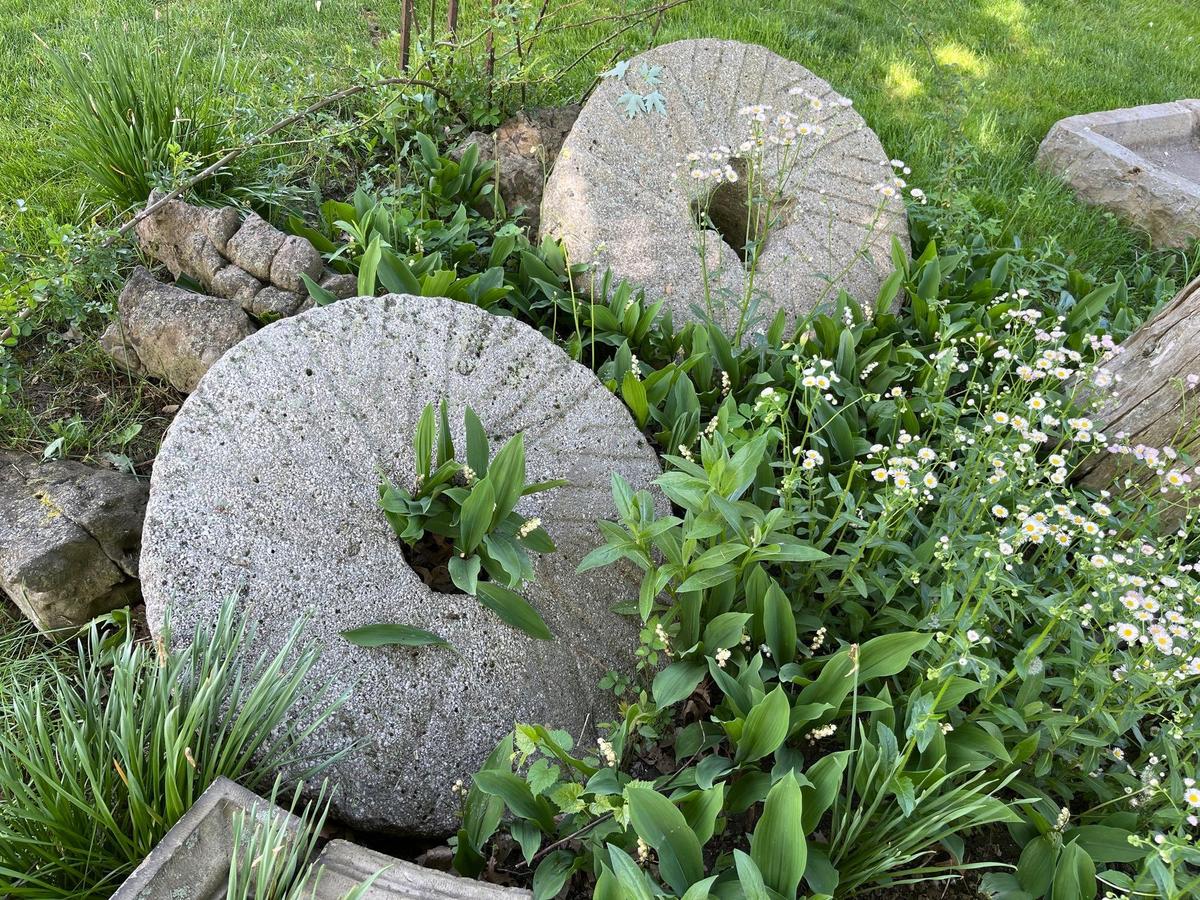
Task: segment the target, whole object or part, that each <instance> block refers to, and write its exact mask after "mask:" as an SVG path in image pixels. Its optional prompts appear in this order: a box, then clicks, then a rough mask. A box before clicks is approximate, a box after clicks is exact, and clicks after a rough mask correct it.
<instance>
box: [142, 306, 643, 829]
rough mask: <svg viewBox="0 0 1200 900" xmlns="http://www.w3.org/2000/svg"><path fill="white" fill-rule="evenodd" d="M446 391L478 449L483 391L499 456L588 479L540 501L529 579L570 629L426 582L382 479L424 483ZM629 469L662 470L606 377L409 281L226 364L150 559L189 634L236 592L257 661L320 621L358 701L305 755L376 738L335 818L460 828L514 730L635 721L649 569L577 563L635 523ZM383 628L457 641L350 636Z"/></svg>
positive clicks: (318, 680)
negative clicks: (517, 446) (431, 430)
mask: <svg viewBox="0 0 1200 900" xmlns="http://www.w3.org/2000/svg"><path fill="white" fill-rule="evenodd" d="M443 398H445V399H446V400H447V401H448V404H449V408H450V410H451V411H452V412H451V415H450V417H449V418H450V421H451V423H452V428H453V429H454V430H455V435H454V438H455V442H456V445H457V446H460V447H461V446H464V435H463V434H462V432H461V427H462V421H463V410H464V408H465V407H466V406H467V405H468V404H469V405H470V406H471V407H472V408H473V409H474V410H475V412H476V413H477V414H478V415H479V418H480V420H481V421H482V423H483V426H484V429H485V430H486V431H487V433H488V437H489V439H490V441H491V444H492V446H493V447H499V446H501V444H502V443H503V442H504V441H505V440H506V439H507V438H508V437H510V436H512V435H513V434H515V433H517V432H519V431H520V432H523V433H524V435H525V444H526V452H527V467H528V479H529V481H531V482H533V481H542V480H546V479H550V478H556V477H558V478H564V479H566V480H567V482H568V484H567V486H565V487H562V488H558V489H555V490H553V491H550V492H547V493H541V494H534V495H530V496H528V497H525V498H523V499H522V501H521V503H520V505H519V506H518V511H519V512H521V513H522V514H524V515H526V516H537V517H539V518H540V519H541V520H542V523H543V526H544V527H545V528H546V530H547V531H548V532H549V533H550V535H551V537H552V538H553V540H554V541H555V543H556V544H557V547H558V549H557V552H555V553H552V554H545V555H542V556H539V557H536V558H535V560H534V569H535V571H536V575H537V578H536V582H534V583H532V584H530V585H528V586H527V587H526V588H525V589H524V591H523V593H524V595H525V596H526V597H527V598H528V599H529V601H530V602H531V603H532V604H533V605H534V606H535V607H536V608H537V609H538V610H539V611H540V612H541V614H542V615H543V617H544V618H545V620H546V623H547V624H548V625H549V627H550V629H551V631H553V632H554V634H555V635H556V639H555V640H553V641H537V640H534V639H532V638H529V637H527V636H526V635H525V634H523V633H522V632H519V631H516V630H514V629H513V628H510V627H509V626H507V625H505V624H504V623H502V622H501V621H500V620H499V619H498V618H497V617H496V616H495V615H494V614H493V613H491V612H489V611H487V610H485V609H483V608H482V607H481V606H480V604H479V602H478V601H476V600H475V599H474V598H472V597H469V596H465V595H461V594H443V593H438V592H436V591H434V590H433V589H431V588H430V587H427V586H426V585H425V584H424V582H423V581H422V580H421V578H419V577H418V576H417V574H416V573H415V572H414V571H413V569H412V568H410V567H409V565H408V563H407V562H406V561H405V557H404V554H403V552H402V548H401V544H400V542H399V541H398V539H397V538H396V536H395V534H394V533H393V532H392V530H391V528H390V526H389V525H388V523H387V521H386V519H385V517H384V515H383V513H382V512H381V511H380V510H379V508H378V485H379V479H380V474H381V473H382V474H384V475H386V476H387V477H388V478H390V479H391V480H392V481H393V482H395V483H396V484H402V485H406V486H408V487H412V486H413V484H414V481H415V469H414V463H413V448H412V446H411V440H412V435H413V430H414V427H415V425H416V422H417V419H418V418H419V416H420V414H421V411H422V409H423V408H424V407H425V405H426V404H428V403H436V402H439V401H440V400H442V399H443ZM613 472H618V473H620V474H621V475H623V476H624V477H625V478H626V479H628V480H629V482H630V483H631V484H632V485H633V486H634V487H635V488H646V487H649V485H650V483H651V481H652V480H653V479H654V478H655V477H656V476H657V475H658V473H659V467H658V462H657V458H656V456H655V454H654V451H653V450H652V449H651V447H650V446H649V445H648V444H647V442H646V440H645V438H644V437H643V435H642V434H641V433H640V432H639V431H638V430H637V428H636V427H635V425H634V424H633V422H632V420H631V418H630V416H629V413H628V411H627V410H626V409H625V407H624V406H623V405H622V404H621V403H620V402H619V401H618V400H617V399H616V398H615V397H613V396H612V394H610V393H609V392H608V391H607V390H606V389H605V388H604V386H603V385H602V384H601V383H600V382H599V381H598V380H597V379H596V377H595V376H594V375H593V374H592V373H591V371H589V370H588V369H586V368H584V367H583V366H580V365H578V364H577V363H574V362H572V361H571V360H570V359H569V358H568V357H567V356H566V354H564V353H563V352H562V351H561V350H560V349H558V348H557V347H555V346H554V345H553V344H552V343H550V342H549V341H548V340H546V339H545V338H544V337H543V336H542V335H540V334H539V333H537V332H536V331H534V330H533V329H531V328H529V327H528V326H526V325H523V324H521V323H519V322H517V321H515V320H514V319H511V318H500V317H496V316H493V315H491V314H489V313H486V312H484V311H482V310H480V309H478V308H477V307H474V306H470V305H467V304H462V303H455V302H453V301H451V300H445V299H438V298H428V297H421V298H418V297H410V296H404V295H390V296H387V297H382V298H355V299H352V300H345V301H341V302H339V303H336V304H333V305H331V306H326V307H321V308H319V309H314V310H311V311H310V312H307V313H304V314H302V315H300V316H297V317H294V318H290V319H285V320H281V321H279V322H276V323H274V324H272V325H269V326H267V327H266V328H264V329H262V330H261V331H259V332H257V333H255V334H254V335H252V336H251V337H250V338H248V339H246V340H245V341H243V342H242V343H241V344H239V345H238V346H237V347H235V348H234V349H233V350H231V351H230V352H229V353H227V354H226V355H225V356H224V357H223V358H222V359H221V360H220V361H219V362H218V363H217V364H216V365H215V366H213V368H212V369H211V370H210V371H209V372H208V374H207V375H206V376H205V377H204V379H203V381H202V382H201V383H200V386H199V387H198V388H197V390H196V391H195V392H194V393H193V394H192V395H191V397H190V398H189V399H188V401H187V402H186V403H185V404H184V406H183V408H182V409H181V410H180V412H179V415H178V416H177V418H176V419H175V422H174V423H173V425H172V427H171V430H170V432H169V434H168V436H167V438H166V440H165V441H164V443H163V447H162V451H161V453H160V455H159V457H158V460H157V462H156V463H155V467H154V478H153V481H152V484H151V498H150V503H149V508H148V511H147V518H146V529H145V536H144V549H143V552H142V566H141V571H142V579H143V591H144V594H145V597H146V606H147V613H148V617H149V620H150V622H151V627H152V628H154V629H155V630H158V629H161V627H162V625H163V621H164V616H165V615H166V614H167V613H168V611H169V612H170V616H171V625H172V632H173V634H174V635H175V637H176V639H177V640H182V639H185V638H186V636H187V635H189V634H191V633H192V631H193V629H194V627H195V626H196V625H197V624H199V623H204V622H211V621H212V620H213V618H214V617H215V616H216V614H217V610H218V608H219V607H220V605H221V602H222V600H223V599H224V598H225V597H228V596H230V595H238V596H240V598H241V606H242V609H243V610H244V613H245V615H246V616H248V617H249V619H250V622H251V624H252V625H253V626H255V627H256V628H257V633H256V635H255V639H254V642H253V644H252V645H251V646H250V648H249V651H248V652H251V653H254V654H256V655H257V654H258V653H260V652H263V651H270V650H272V649H273V648H275V647H277V646H278V644H279V643H280V642H281V641H283V639H284V637H285V635H286V634H287V632H288V630H289V629H290V628H291V626H292V623H294V622H295V621H297V620H299V619H307V620H308V621H307V626H306V633H307V636H308V637H309V638H311V639H314V640H317V641H319V642H320V643H321V644H323V645H324V648H325V649H324V653H323V655H322V657H321V659H320V662H319V663H318V664H317V665H316V666H315V667H314V669H313V670H312V673H311V676H310V678H311V684H310V685H309V688H310V689H312V690H316V689H318V688H322V687H326V686H333V687H334V688H335V689H337V690H341V689H346V690H348V691H349V692H350V698H349V701H348V702H347V703H346V705H345V706H344V707H343V708H342V709H341V710H339V711H338V712H337V713H336V714H335V715H334V716H333V717H332V718H330V719H329V720H328V721H326V722H325V723H324V724H322V725H321V726H320V727H319V728H318V729H317V730H316V731H315V732H314V733H313V734H312V736H311V737H310V738H309V739H308V741H307V746H306V748H305V749H307V750H310V751H312V752H314V753H331V752H335V751H337V750H340V749H342V748H344V747H347V746H349V745H351V744H353V743H355V742H360V745H359V746H358V747H357V748H356V749H355V750H353V752H351V753H350V755H349V756H347V757H346V758H345V759H344V760H342V761H340V762H339V763H338V764H337V765H336V766H335V767H334V768H333V770H332V777H333V779H334V780H335V781H336V783H337V791H336V792H335V794H334V804H335V812H336V813H337V814H338V815H339V816H340V817H341V818H342V819H344V820H347V821H349V822H351V823H353V824H355V825H358V826H360V827H368V828H381V829H388V830H393V831H397V832H405V833H410V834H424V835H445V834H447V833H449V832H451V831H453V830H454V829H455V828H456V827H457V819H456V814H457V809H458V800H457V799H456V797H455V795H454V794H453V793H452V791H451V788H452V786H453V784H454V782H455V781H456V780H457V779H463V780H468V779H469V778H470V776H471V774H472V773H473V772H474V771H476V769H477V768H478V766H479V765H480V764H481V763H482V762H483V761H484V759H485V758H486V756H487V755H488V754H489V753H490V752H491V751H492V749H493V748H494V746H495V744H496V742H497V741H498V740H499V739H500V738H501V737H502V736H503V735H504V734H505V733H506V732H508V731H509V730H510V729H511V728H512V727H513V724H514V723H515V722H523V721H524V722H539V723H546V724H549V725H551V726H554V727H559V728H563V729H566V730H567V731H569V732H570V733H571V734H572V735H574V736H576V737H577V738H580V739H583V740H588V739H589V737H588V735H589V734H592V737H591V738H590V739H591V740H594V732H592V731H591V728H592V726H594V725H595V723H596V722H597V721H604V720H606V719H608V718H610V717H611V716H612V715H613V714H614V713H615V710H614V708H613V706H612V698H611V695H609V696H608V697H607V698H606V696H605V693H604V692H603V691H601V690H600V689H599V688H598V682H599V680H600V678H601V677H602V676H603V675H604V673H605V672H606V671H608V670H609V669H614V668H615V669H623V668H624V667H625V666H628V665H629V664H630V663H631V658H632V654H633V650H634V648H635V646H636V640H637V638H636V635H637V630H636V627H635V625H634V623H632V622H631V621H630V620H629V619H628V618H625V617H622V616H619V615H617V614H616V613H614V612H613V611H612V607H613V606H614V605H615V604H618V603H621V602H623V601H627V600H630V599H632V598H634V597H636V595H637V589H638V581H639V579H638V578H637V576H636V575H635V574H634V573H632V572H628V573H618V572H616V571H613V570H611V569H606V570H601V571H600V572H598V573H597V572H589V573H587V574H586V575H583V576H581V575H577V574H576V572H575V569H576V566H577V565H578V563H579V562H580V560H581V559H582V558H583V557H584V556H585V555H586V554H587V553H588V552H589V551H590V550H591V549H592V548H593V547H595V546H597V545H598V544H599V543H600V542H601V539H600V536H599V532H598V530H597V528H596V525H595V521H596V520H597V519H600V518H613V517H615V515H616V513H615V509H614V508H613V504H612V499H611V493H610V482H611V475H612V473H613ZM376 622H396V623H401V624H405V625H411V626H415V627H418V628H423V629H426V630H429V631H432V632H434V633H436V634H438V635H441V636H442V637H444V638H445V639H446V640H447V641H449V642H450V643H451V644H452V645H453V647H454V649H453V650H449V649H444V648H436V647H425V648H407V647H384V648H374V649H364V648H361V647H357V646H352V645H351V644H349V643H347V642H346V641H345V640H344V639H342V638H341V637H340V634H339V632H341V631H344V630H346V629H350V628H356V627H359V626H363V625H367V624H371V623H376Z"/></svg>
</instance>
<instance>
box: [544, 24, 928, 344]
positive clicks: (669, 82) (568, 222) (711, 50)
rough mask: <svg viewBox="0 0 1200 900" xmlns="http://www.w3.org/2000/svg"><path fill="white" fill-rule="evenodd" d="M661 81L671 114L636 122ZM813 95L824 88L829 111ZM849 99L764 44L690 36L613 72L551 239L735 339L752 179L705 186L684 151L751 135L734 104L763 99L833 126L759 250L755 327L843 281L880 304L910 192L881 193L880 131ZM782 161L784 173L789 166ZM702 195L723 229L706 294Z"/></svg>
mask: <svg viewBox="0 0 1200 900" xmlns="http://www.w3.org/2000/svg"><path fill="white" fill-rule="evenodd" d="M647 73H650V77H649V78H647V77H646V75H647ZM792 89H797V90H799V91H801V92H802V94H798V95H793V94H791V93H789V92H790V91H791V90H792ZM655 90H657V91H658V92H659V93H660V94H661V96H662V101H663V103H664V104H665V114H663V113H660V112H658V111H656V110H655V109H653V108H652V109H650V110H646V111H643V112H641V113H640V114H638V115H637V116H636V117H634V118H632V119H630V118H628V115H627V113H626V110H625V107H624V106H623V104H622V102H621V101H622V98H623V97H626V96H627V93H628V92H632V93H633V94H638V95H642V96H647V95H650V94H651V93H652V92H653V91H655ZM804 95H810V96H812V97H816V98H818V100H819V101H820V104H821V109H819V110H817V109H813V108H812V107H811V106H810V105H809V100H808V99H806V97H805V96H804ZM841 100H842V98H841V96H840V95H839V94H837V93H836V92H835V91H834V90H833V88H831V87H830V86H829V85H828V84H827V83H826V82H825V81H823V80H821V79H820V78H818V77H817V76H816V75H814V74H813V73H812V72H810V71H808V69H806V68H804V67H803V66H801V65H799V64H798V63H794V62H791V61H790V60H787V59H784V58H783V57H781V56H777V55H775V54H774V53H771V52H770V51H768V50H766V49H764V48H763V47H759V46H755V45H752V44H742V43H739V42H737V41H719V40H685V41H677V42H675V43H672V44H665V45H663V46H661V47H656V48H654V49H652V50H649V51H647V52H646V53H643V54H642V55H640V56H637V57H634V58H633V59H632V60H631V61H630V62H629V65H628V67H627V68H626V69H625V70H624V74H623V76H621V77H620V78H617V77H615V76H614V77H607V78H604V79H603V80H602V81H601V82H600V84H599V86H598V87H597V88H596V90H595V92H594V93H593V94H592V96H591V97H590V98H589V99H588V101H587V103H586V104H584V107H583V110H582V112H581V113H580V115H579V118H578V119H577V120H576V122H575V125H574V127H573V128H572V129H571V133H570V134H569V135H568V136H567V139H566V142H565V143H564V144H563V148H562V151H561V152H560V153H559V156H558V159H557V161H556V162H555V164H554V168H553V170H552V171H551V173H550V178H549V181H548V182H547V184H546V191H545V194H544V196H543V200H542V210H541V221H542V225H541V230H542V234H543V235H544V236H551V237H555V238H559V239H561V240H562V241H563V242H564V244H565V245H566V248H567V251H568V253H569V255H570V257H571V260H572V261H573V262H580V263H589V264H591V265H592V266H593V269H594V270H598V271H600V272H603V271H604V270H611V271H612V273H613V274H614V275H615V276H616V277H617V278H622V279H626V280H628V281H629V282H631V283H633V284H635V285H637V286H639V287H643V288H645V289H646V293H647V297H648V299H650V300H653V301H657V300H665V301H666V303H667V305H668V307H669V308H670V309H671V310H672V311H673V312H674V315H675V319H676V321H679V320H686V319H691V318H696V315H695V310H696V309H699V310H701V311H702V312H703V313H704V314H707V315H711V316H712V317H713V318H714V319H716V320H717V321H718V322H719V323H720V324H721V325H722V326H723V327H724V328H725V329H726V330H727V331H728V332H729V333H731V334H732V333H733V332H734V330H736V328H737V325H738V321H739V318H740V316H741V310H740V304H739V303H737V302H733V301H731V300H729V299H727V298H728V296H733V297H741V296H743V293H744V289H745V286H746V279H747V273H746V268H745V264H744V263H743V262H742V259H741V258H740V256H739V253H738V250H737V249H735V248H744V245H745V230H746V229H745V226H746V220H747V218H748V215H749V213H748V210H747V209H746V206H747V204H746V191H745V185H744V184H743V183H741V182H738V183H734V184H725V185H722V186H720V187H714V185H713V184H712V183H711V182H696V181H695V180H693V179H692V178H691V177H690V174H689V167H688V165H687V164H686V163H685V159H686V157H687V154H688V153H690V152H692V151H704V150H709V149H711V148H714V147H720V146H726V147H731V148H737V147H738V146H739V145H740V144H741V143H742V142H743V141H745V140H747V139H748V138H749V137H750V135H751V131H750V123H749V120H748V119H747V118H746V117H745V116H742V115H739V112H738V111H739V110H740V109H741V108H743V107H746V106H750V105H754V104H761V105H767V106H770V107H771V110H770V112H771V113H772V114H778V113H780V112H783V111H792V112H795V113H796V114H797V116H798V117H799V119H800V121H803V122H808V123H810V124H812V125H819V126H821V127H823V128H825V129H826V134H825V135H824V136H823V137H815V136H810V137H808V138H805V139H804V143H803V144H802V151H801V161H800V163H799V164H798V165H797V166H796V167H795V168H794V169H793V170H792V171H791V174H790V176H789V178H788V180H787V182H786V184H785V185H784V186H783V189H782V195H783V203H782V207H783V212H782V213H781V215H780V221H779V223H778V224H777V225H776V227H775V228H773V229H772V230H771V231H770V233H769V235H768V236H767V239H766V242H765V245H764V247H763V249H762V251H761V253H760V255H759V260H758V265H757V271H756V275H755V280H754V291H753V293H754V294H755V295H757V296H758V297H759V300H758V310H757V324H756V328H755V329H754V330H761V329H763V328H765V327H766V325H768V324H769V323H770V320H771V319H772V317H773V316H774V315H775V314H776V312H777V311H778V310H780V309H785V310H787V311H788V313H789V318H790V319H791V320H792V321H793V322H794V321H795V320H796V318H797V317H798V316H801V315H803V314H805V313H808V312H809V311H811V310H813V309H814V308H815V307H816V306H818V305H820V304H822V303H825V302H827V301H830V300H833V299H836V297H837V291H838V289H839V288H844V289H845V290H847V291H848V292H849V293H850V295H851V296H853V297H855V298H856V299H857V300H859V301H860V302H863V303H869V302H873V301H874V300H875V298H876V296H877V294H878V292H879V287H880V285H881V284H882V283H883V281H884V279H885V278H886V277H887V275H888V274H889V273H890V271H891V268H892V266H891V260H890V254H891V246H892V240H893V239H896V240H899V241H900V245H901V246H902V247H903V248H904V250H905V252H907V251H908V248H909V242H908V225H907V219H906V217H905V211H904V204H903V202H902V200H901V199H899V197H892V198H890V199H885V198H884V197H883V196H882V195H881V194H879V193H877V192H875V191H873V190H872V187H873V186H874V185H876V184H878V183H880V182H881V181H883V180H885V179H887V178H890V176H891V175H892V168H891V166H890V164H889V161H888V157H887V154H886V153H885V152H884V149H883V146H882V145H881V144H880V142H879V138H878V137H876V135H875V133H874V132H873V131H872V130H871V129H870V128H868V127H867V125H866V123H865V122H864V121H863V119H862V117H861V116H860V115H859V114H858V113H857V112H855V111H854V110H853V109H852V108H848V107H846V106H843V105H842V104H841V102H840V101H841ZM770 169H771V166H768V172H767V177H768V178H770V179H771V180H772V182H774V180H775V178H776V176H777V175H778V172H777V171H771V170H770ZM710 195H711V201H710V200H709V197H710ZM706 204H707V205H708V208H709V210H710V213H711V217H712V219H713V221H714V223H715V224H716V225H717V226H718V230H715V231H714V230H711V229H710V230H707V231H705V232H704V233H703V234H704V244H703V246H704V247H705V255H706V257H707V259H708V266H709V268H710V279H709V285H710V289H711V290H710V298H709V300H708V301H706V298H705V285H704V278H703V268H702V265H701V253H700V249H701V243H700V236H699V233H698V231H697V228H696V225H695V221H696V215H697V209H698V208H700V207H703V206H705V205H706ZM739 207H740V208H739ZM722 229H723V230H724V231H728V232H729V233H728V234H725V233H722ZM594 284H599V279H598V278H594V277H592V276H587V277H586V279H585V281H583V282H581V283H580V286H579V287H580V289H581V290H587V289H590V288H591V287H592V286H593V285H594ZM722 295H725V298H724V299H723V297H722ZM710 301H711V302H710Z"/></svg>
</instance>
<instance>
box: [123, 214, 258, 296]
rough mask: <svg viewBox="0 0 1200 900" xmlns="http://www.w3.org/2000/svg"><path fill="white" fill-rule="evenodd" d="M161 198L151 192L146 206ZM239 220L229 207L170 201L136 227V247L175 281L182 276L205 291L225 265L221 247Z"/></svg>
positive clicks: (235, 228)
mask: <svg viewBox="0 0 1200 900" xmlns="http://www.w3.org/2000/svg"><path fill="white" fill-rule="evenodd" d="M161 196H162V195H161V194H159V193H158V192H157V191H155V192H154V193H152V194H151V195H150V199H149V201H148V202H149V203H151V204H153V203H156V202H158V200H159V199H160V198H161ZM239 218H240V217H239V216H238V212H237V210H236V209H233V208H232V207H226V208H224V209H209V208H207V207H202V206H192V205H190V204H188V203H184V202H183V201H182V200H171V201H169V202H168V203H167V204H166V205H164V206H163V207H162V208H160V209H159V210H158V211H157V212H155V213H154V214H153V215H151V216H148V217H147V218H145V219H143V220H142V221H140V222H139V223H138V225H137V236H138V243H139V245H140V246H141V248H142V249H143V250H144V251H145V252H146V253H148V254H150V255H151V256H153V257H154V258H155V259H157V260H159V261H160V262H161V263H162V264H163V265H165V266H166V267H167V268H168V269H169V270H170V271H171V274H172V275H174V276H175V277H176V278H178V277H179V276H180V275H181V274H186V275H188V276H190V277H192V278H195V279H196V280H197V281H199V282H200V283H201V284H202V285H204V287H205V288H208V287H210V286H211V282H212V278H213V276H214V275H215V274H216V273H217V272H218V271H219V270H220V269H222V268H223V267H224V266H225V265H226V261H225V259H224V256H223V254H224V249H225V244H226V243H227V242H228V240H229V238H230V236H231V235H232V234H233V233H234V231H236V230H237V227H238V224H239Z"/></svg>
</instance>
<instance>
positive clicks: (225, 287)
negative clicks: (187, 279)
mask: <svg viewBox="0 0 1200 900" xmlns="http://www.w3.org/2000/svg"><path fill="white" fill-rule="evenodd" d="M211 289H212V292H213V293H214V294H215V295H216V296H218V297H223V298H224V299H226V300H236V301H237V302H238V303H240V304H242V306H243V307H245V306H246V305H248V304H250V303H252V302H253V301H254V297H255V295H257V294H258V292H259V291H261V290H262V289H263V283H262V282H261V281H259V280H258V279H257V278H255V277H254V276H253V275H251V274H250V273H249V272H247V271H245V270H244V269H239V268H238V267H237V266H226V267H225V268H223V269H222V270H221V271H219V272H218V273H217V274H216V275H214V276H213V279H212V286H211Z"/></svg>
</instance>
